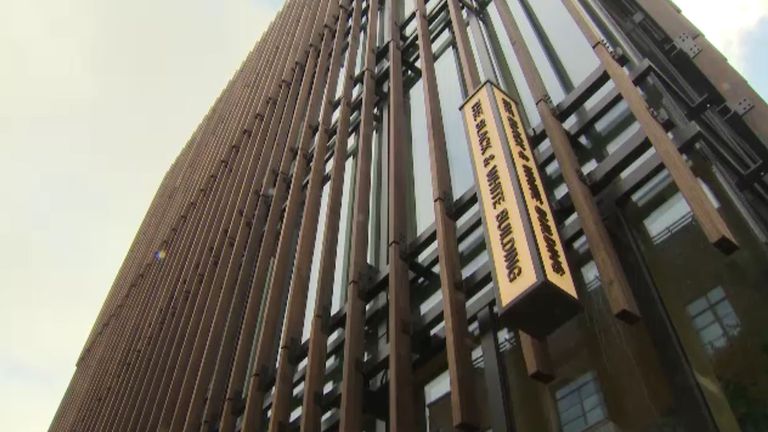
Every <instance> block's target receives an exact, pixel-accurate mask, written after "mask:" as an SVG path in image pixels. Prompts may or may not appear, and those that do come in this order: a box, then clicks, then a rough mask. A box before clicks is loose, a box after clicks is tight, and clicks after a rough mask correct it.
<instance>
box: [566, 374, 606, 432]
mask: <svg viewBox="0 0 768 432" xmlns="http://www.w3.org/2000/svg"><path fill="white" fill-rule="evenodd" d="M555 399H556V400H557V412H558V414H559V416H560V427H561V428H562V430H563V432H574V431H582V430H584V429H586V428H588V427H590V426H592V425H594V424H597V423H598V422H600V421H602V420H604V419H605V418H606V416H605V405H604V404H603V400H602V394H601V393H600V384H599V383H598V382H597V378H596V377H595V374H594V372H588V373H586V374H584V375H582V376H580V377H579V378H577V379H576V380H575V381H573V382H571V383H569V384H567V385H565V386H563V387H560V388H559V389H557V391H555Z"/></svg>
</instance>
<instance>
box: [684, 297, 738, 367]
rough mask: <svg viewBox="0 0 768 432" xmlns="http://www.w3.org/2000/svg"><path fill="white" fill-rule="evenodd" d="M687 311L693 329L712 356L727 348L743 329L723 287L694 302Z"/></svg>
mask: <svg viewBox="0 0 768 432" xmlns="http://www.w3.org/2000/svg"><path fill="white" fill-rule="evenodd" d="M686 310H687V311H688V315H690V317H691V321H692V322H693V327H694V328H695V329H696V331H698V332H699V337H700V338H701V343H703V344H704V347H705V348H706V350H707V351H708V352H709V353H710V354H713V353H714V352H715V351H716V350H718V349H720V348H725V346H726V345H727V344H728V339H729V338H732V337H734V336H736V335H738V334H739V330H740V329H741V323H740V322H739V317H737V316H736V312H735V311H734V310H733V307H732V306H731V303H730V302H729V301H728V299H727V298H726V296H725V291H723V288H721V287H717V288H715V289H713V290H712V291H710V292H708V293H707V294H706V295H704V296H701V297H699V298H698V299H696V300H694V301H693V302H691V303H690V304H689V305H688V306H687V307H686Z"/></svg>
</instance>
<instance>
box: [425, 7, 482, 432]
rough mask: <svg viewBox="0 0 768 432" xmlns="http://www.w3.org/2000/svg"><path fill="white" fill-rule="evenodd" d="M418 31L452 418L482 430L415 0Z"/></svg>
mask: <svg viewBox="0 0 768 432" xmlns="http://www.w3.org/2000/svg"><path fill="white" fill-rule="evenodd" d="M416 30H417V32H418V35H419V40H418V42H419V57H420V60H421V70H422V81H423V86H424V106H425V109H426V119H427V140H428V144H429V157H430V173H431V176H432V198H433V202H434V204H433V208H434V212H435V224H436V237H437V247H438V256H439V261H440V272H439V273H440V290H441V293H442V297H443V317H444V320H445V340H446V342H445V343H446V348H445V350H446V357H447V360H448V372H449V376H450V385H451V416H452V420H453V425H454V427H456V428H463V427H467V428H469V427H479V424H478V422H477V415H476V414H477V412H478V411H477V407H476V406H475V398H474V391H473V383H472V381H471V377H472V360H471V353H470V347H469V346H468V341H469V332H468V323H467V311H466V302H467V300H466V294H465V292H464V289H463V286H462V276H461V260H460V258H459V245H458V240H457V238H456V222H455V221H454V220H453V219H452V218H451V216H450V215H449V208H452V207H453V193H452V190H453V189H452V187H451V175H450V168H449V163H448V150H447V147H446V142H445V129H444V125H443V117H442V113H441V108H440V94H439V91H438V87H437V78H436V74H435V59H434V54H433V52H432V44H431V41H430V37H429V23H428V21H427V9H426V5H425V1H424V0H416Z"/></svg>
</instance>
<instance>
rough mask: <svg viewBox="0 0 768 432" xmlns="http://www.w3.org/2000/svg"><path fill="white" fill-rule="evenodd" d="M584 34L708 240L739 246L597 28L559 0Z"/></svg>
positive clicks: (727, 249) (730, 248)
mask: <svg viewBox="0 0 768 432" xmlns="http://www.w3.org/2000/svg"><path fill="white" fill-rule="evenodd" d="M562 2H563V5H565V7H566V9H568V12H569V13H570V14H571V16H572V17H573V20H574V21H575V22H576V24H577V25H578V27H579V29H580V30H581V32H582V33H583V34H584V37H585V38H586V39H587V41H588V42H589V44H590V45H591V46H592V49H593V51H594V52H595V55H597V58H598V60H599V61H600V63H601V64H602V66H603V68H604V69H605V71H606V72H607V73H608V76H610V78H611V80H612V82H613V84H614V85H615V86H616V89H617V90H618V91H619V93H620V94H621V96H622V97H623V98H624V100H625V101H626V102H627V105H628V106H629V109H630V111H632V114H633V115H634V116H635V119H636V120H637V122H638V123H639V124H640V127H641V128H642V130H643V132H645V134H646V136H647V137H648V140H649V141H650V142H651V144H652V145H653V148H654V149H655V150H656V154H658V155H659V158H660V159H661V161H662V163H663V164H664V166H665V167H666V168H667V170H668V171H669V174H670V175H671V176H672V179H673V180H674V181H675V184H676V185H677V187H678V189H679V190H680V193H682V194H683V197H684V198H685V200H686V201H687V202H688V205H689V206H690V207H691V211H692V212H693V215H694V217H695V218H696V221H697V222H698V223H699V226H700V227H701V229H702V231H703V232H704V235H705V236H706V237H707V239H708V240H709V242H710V243H711V244H712V245H714V246H715V247H716V248H718V249H719V250H720V251H721V252H723V253H725V254H730V253H732V252H734V251H735V250H737V249H738V244H737V243H736V240H735V238H734V237H733V234H731V232H730V230H729V229H728V226H727V225H726V223H725V221H724V220H723V218H722V216H720V214H719V213H718V212H717V209H716V208H715V206H714V204H712V202H711V201H710V200H709V198H708V197H707V194H706V193H705V192H704V190H703V188H702V186H701V184H700V183H699V181H698V180H697V179H696V176H695V175H694V174H693V172H692V171H691V169H690V168H689V167H688V165H687V164H686V162H685V159H683V156H682V155H681V154H680V152H679V151H678V149H677V147H676V146H675V144H674V143H673V142H672V140H671V139H670V138H669V136H667V133H666V132H665V131H664V129H663V128H662V127H661V125H660V124H659V123H658V122H657V121H656V119H654V118H653V116H652V115H651V113H650V112H649V111H648V107H647V105H646V103H645V100H644V99H643V96H642V95H641V94H640V91H639V90H638V89H637V87H635V85H634V83H633V82H632V80H631V79H630V78H629V76H628V75H627V74H626V73H625V72H624V70H623V69H622V68H621V66H619V64H618V63H617V62H616V60H615V59H614V58H613V55H612V54H611V52H610V51H608V48H607V47H606V46H605V45H604V44H603V42H602V41H601V39H600V37H599V36H598V34H597V32H596V31H595V30H594V29H593V28H592V26H591V24H589V22H588V21H587V20H586V18H585V17H584V15H583V14H582V12H581V10H580V9H579V7H578V6H577V5H576V4H575V3H573V1H572V0H562Z"/></svg>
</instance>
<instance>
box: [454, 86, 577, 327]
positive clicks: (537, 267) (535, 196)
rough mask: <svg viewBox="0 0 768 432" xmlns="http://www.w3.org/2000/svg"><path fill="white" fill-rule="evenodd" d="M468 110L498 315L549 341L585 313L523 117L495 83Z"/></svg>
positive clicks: (476, 96) (480, 92) (468, 103)
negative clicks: (565, 324) (581, 306)
mask: <svg viewBox="0 0 768 432" xmlns="http://www.w3.org/2000/svg"><path fill="white" fill-rule="evenodd" d="M462 111H463V114H464V120H465V122H466V125H467V133H468V135H469V141H470V145H471V155H472V162H473V167H474V171H475V178H476V181H477V189H478V195H479V200H480V204H481V208H482V215H483V221H484V224H485V234H486V244H487V246H488V249H489V253H490V256H491V261H492V262H491V266H492V268H493V276H494V281H495V283H496V287H497V299H498V303H499V310H500V311H501V312H502V313H503V315H504V316H505V317H506V318H508V319H509V320H510V322H511V323H512V324H513V325H515V326H517V327H519V328H520V329H522V330H524V331H527V332H528V333H530V334H533V335H535V336H545V335H547V334H549V333H551V332H552V331H553V330H554V329H556V328H557V327H559V326H560V325H561V324H563V323H564V322H565V321H566V320H568V319H570V318H571V317H572V316H573V315H574V314H575V313H576V312H578V309H579V306H578V302H577V297H576V289H575V287H574V284H573V279H572V276H571V272H570V269H569V267H568V263H567V261H566V259H565V252H564V249H563V245H562V241H561V240H560V236H559V234H558V232H557V228H556V225H555V220H554V218H553V215H552V210H551V209H550V206H549V202H548V200H547V195H546V193H545V191H544V189H543V183H542V181H541V175H540V174H539V169H538V166H537V165H536V160H535V159H534V155H533V151H532V149H531V148H530V145H529V143H528V138H527V137H526V135H525V131H524V130H523V128H522V126H521V123H520V115H519V111H518V109H517V106H516V105H515V103H514V102H513V101H512V100H511V99H510V98H509V97H508V96H506V95H505V94H504V93H503V92H502V91H501V90H499V89H498V88H496V87H494V86H493V85H492V84H490V83H486V84H484V85H483V86H481V87H480V89H479V90H478V91H477V92H475V94H474V95H472V96H471V97H470V98H469V99H467V101H466V102H465V103H464V105H463V107H462Z"/></svg>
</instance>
